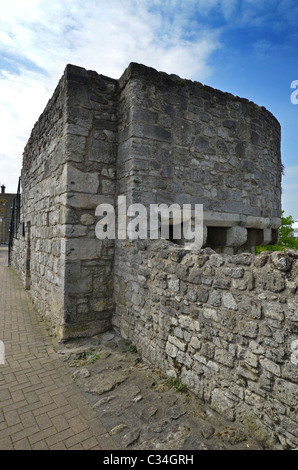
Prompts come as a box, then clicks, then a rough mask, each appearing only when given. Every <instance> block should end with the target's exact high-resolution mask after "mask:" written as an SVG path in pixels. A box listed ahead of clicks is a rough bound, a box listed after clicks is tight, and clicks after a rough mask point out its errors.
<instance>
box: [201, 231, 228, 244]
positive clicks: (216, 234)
mask: <svg viewBox="0 0 298 470" xmlns="http://www.w3.org/2000/svg"><path fill="white" fill-rule="evenodd" d="M227 230H228V228H227V227H207V242H206V246H210V247H213V246H214V247H221V246H226V243H227Z"/></svg>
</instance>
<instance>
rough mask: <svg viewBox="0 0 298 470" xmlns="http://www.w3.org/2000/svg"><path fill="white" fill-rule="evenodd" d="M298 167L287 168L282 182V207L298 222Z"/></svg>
mask: <svg viewBox="0 0 298 470" xmlns="http://www.w3.org/2000/svg"><path fill="white" fill-rule="evenodd" d="M297 178H298V165H293V166H288V167H286V168H285V171H284V176H283V180H282V207H283V209H284V211H285V213H286V215H292V217H293V218H294V219H295V220H298V208H297V200H298V183H297V180H298V179H297Z"/></svg>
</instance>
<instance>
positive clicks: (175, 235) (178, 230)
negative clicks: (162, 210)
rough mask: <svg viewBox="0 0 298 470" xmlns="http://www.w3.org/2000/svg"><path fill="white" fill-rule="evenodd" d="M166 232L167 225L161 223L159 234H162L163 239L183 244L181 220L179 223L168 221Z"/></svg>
mask: <svg viewBox="0 0 298 470" xmlns="http://www.w3.org/2000/svg"><path fill="white" fill-rule="evenodd" d="M166 232H167V226H166V225H163V224H161V227H160V235H162V234H164V237H165V239H166V240H168V241H170V242H172V243H175V245H184V244H185V241H186V240H185V238H184V236H183V222H181V223H180V224H176V225H174V224H173V223H171V222H170V223H169V225H168V233H166Z"/></svg>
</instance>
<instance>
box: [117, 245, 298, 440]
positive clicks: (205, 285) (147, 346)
mask: <svg viewBox="0 0 298 470" xmlns="http://www.w3.org/2000/svg"><path fill="white" fill-rule="evenodd" d="M121 248H122V249H119V250H117V257H116V260H115V304H116V314H115V315H114V317H113V324H114V327H115V328H116V329H118V330H119V331H120V333H121V334H122V336H123V337H124V338H127V339H129V340H130V341H132V342H133V344H134V345H135V346H136V348H137V350H138V352H139V354H140V355H141V356H142V357H143V359H145V360H146V361H149V362H150V363H151V364H154V365H155V366H157V367H159V368H160V369H161V370H162V371H163V372H164V373H166V374H167V375H169V376H172V377H178V378H179V380H180V381H181V382H182V383H184V384H186V385H187V387H188V388H189V389H191V390H192V391H194V392H195V393H196V394H197V395H198V396H199V397H200V398H201V399H202V400H204V401H205V402H207V403H209V404H210V405H211V407H213V408H214V409H215V410H216V411H218V412H220V413H222V414H224V415H225V416H227V417H228V418H229V419H231V420H234V419H237V420H239V421H241V422H243V423H244V424H245V425H246V426H247V427H248V428H249V429H250V431H251V432H252V433H253V434H254V435H255V436H257V437H258V438H259V439H260V440H261V441H263V442H264V443H265V444H266V445H269V446H272V447H273V448H278V446H279V445H282V447H283V448H288V447H290V448H295V447H297V445H298V434H297V423H298V421H297V403H298V306H297V290H298V259H297V257H298V255H297V253H296V255H294V254H293V255H291V254H284V253H278V252H277V253H272V254H269V253H264V254H262V255H259V256H257V257H254V256H253V255H251V254H248V253H243V254H238V255H232V256H228V255H220V254H217V253H215V252H214V251H213V250H210V249H209V248H206V249H204V250H202V251H201V252H199V253H197V252H187V251H185V250H181V249H180V250H179V248H178V247H176V248H175V247H173V245H172V244H171V243H170V242H161V241H158V242H155V243H153V244H152V243H151V244H148V243H147V242H145V241H144V242H140V241H139V242H134V243H132V244H131V245H130V246H128V244H126V246H123V245H122V247H121Z"/></svg>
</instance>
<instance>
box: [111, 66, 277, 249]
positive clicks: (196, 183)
mask: <svg viewBox="0 0 298 470" xmlns="http://www.w3.org/2000/svg"><path fill="white" fill-rule="evenodd" d="M119 96H120V106H119V131H118V143H119V149H118V159H117V164H118V166H117V168H118V178H117V184H118V194H126V195H127V196H128V201H129V202H136V203H142V204H144V205H146V206H148V205H149V204H156V203H157V204H161V203H165V204H168V205H170V204H172V203H177V204H179V205H180V206H182V204H192V205H194V204H203V206H204V224H205V226H206V227H208V233H206V237H207V240H206V243H207V245H208V246H212V247H213V248H215V247H216V248H217V249H220V247H228V246H231V247H232V246H233V247H237V246H239V247H240V246H242V247H243V249H244V250H246V251H247V249H249V248H250V247H252V246H254V245H256V244H257V245H259V244H262V243H264V244H268V243H271V242H273V243H274V242H275V240H276V235H277V229H278V227H279V226H280V213H281V206H280V199H281V158H280V126H279V123H278V122H277V121H276V119H275V118H274V117H273V116H272V114H271V113H270V112H268V111H267V110H266V109H265V108H261V107H259V106H257V105H255V104H254V103H252V102H250V101H248V100H246V99H241V98H239V97H235V96H233V95H231V94H229V93H223V92H221V91H219V90H215V89H212V88H210V87H206V86H203V85H202V84H200V83H198V82H191V81H189V80H182V79H181V78H179V77H177V76H172V75H170V76H169V75H166V74H162V73H158V72H157V71H156V70H154V69H150V68H148V67H144V66H141V65H139V64H131V65H130V67H129V68H128V69H127V70H126V71H125V73H124V74H123V76H122V77H121V79H120V80H119ZM235 227H237V229H235Z"/></svg>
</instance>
